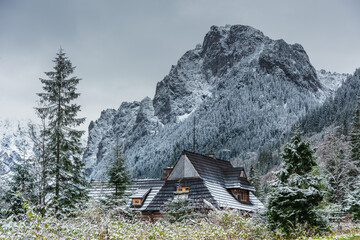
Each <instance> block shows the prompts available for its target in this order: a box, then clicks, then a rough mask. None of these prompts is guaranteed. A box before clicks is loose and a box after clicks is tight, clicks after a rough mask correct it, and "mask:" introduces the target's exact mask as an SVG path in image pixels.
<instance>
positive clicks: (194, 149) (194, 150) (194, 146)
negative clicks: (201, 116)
mask: <svg viewBox="0 0 360 240" xmlns="http://www.w3.org/2000/svg"><path fill="white" fill-rule="evenodd" d="M195 127H196V116H195V115H194V126H193V152H196V135H195V130H196V128H195Z"/></svg>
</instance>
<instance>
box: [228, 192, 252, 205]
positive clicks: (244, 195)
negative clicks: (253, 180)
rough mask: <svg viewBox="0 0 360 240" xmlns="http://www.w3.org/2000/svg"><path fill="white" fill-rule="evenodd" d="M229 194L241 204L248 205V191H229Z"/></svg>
mask: <svg viewBox="0 0 360 240" xmlns="http://www.w3.org/2000/svg"><path fill="white" fill-rule="evenodd" d="M230 191H231V194H232V195H233V196H234V198H236V199H237V200H238V201H239V202H242V203H250V198H249V191H248V190H244V189H231V190H230Z"/></svg>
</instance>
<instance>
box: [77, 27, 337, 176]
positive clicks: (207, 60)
mask: <svg viewBox="0 0 360 240" xmlns="http://www.w3.org/2000/svg"><path fill="white" fill-rule="evenodd" d="M318 75H319V76H320V77H319V76H318ZM342 79H343V75H338V74H334V75H332V74H327V73H326V72H324V73H323V72H322V71H320V72H316V70H315V69H314V67H313V66H312V65H311V63H310V60H309V58H308V56H307V54H306V52H305V50H304V49H303V47H302V46H301V45H299V44H287V43H286V42H285V41H284V40H272V39H270V38H269V37H267V36H265V35H264V34H263V33H262V32H261V31H259V30H257V29H254V28H252V27H249V26H242V25H235V26H225V27H217V26H213V27H211V29H210V31H209V32H208V33H207V34H206V36H205V38H204V41H203V44H202V45H197V46H196V48H195V49H193V50H190V51H188V52H186V53H185V54H184V55H183V56H182V57H181V58H180V60H179V61H178V63H177V65H176V66H172V67H171V70H170V72H169V74H168V75H167V76H165V77H164V79H163V80H162V81H160V82H159V83H158V84H157V86H156V93H155V96H154V99H153V100H151V99H150V98H148V97H147V98H145V99H144V100H142V101H141V102H133V103H122V104H121V106H120V108H119V109H118V110H106V111H103V112H102V114H101V116H100V118H99V119H98V120H96V121H95V122H91V124H90V126H89V139H88V144H87V148H86V151H85V153H84V161H85V162H86V168H87V171H88V173H89V176H90V178H104V177H105V169H106V166H107V163H108V160H109V159H110V158H111V157H112V153H113V148H114V146H115V141H116V138H118V139H119V141H120V143H121V144H122V146H123V147H124V150H125V155H126V156H127V164H128V166H129V168H130V170H131V171H132V173H133V176H135V177H138V176H143V177H145V176H146V177H153V176H159V175H160V172H161V169H162V167H164V166H167V165H169V164H171V163H172V161H173V159H174V157H177V156H178V154H179V153H180V151H181V150H182V149H183V148H186V149H188V150H192V149H193V147H194V146H193V145H194V144H193V141H194V137H193V136H194V135H193V133H194V132H195V141H196V144H195V145H196V151H197V152H200V153H206V152H210V151H211V152H215V153H217V154H218V155H219V154H221V150H222V149H230V150H231V153H232V157H248V156H249V155H252V154H253V152H255V151H257V150H258V148H259V147H261V146H263V145H265V144H269V143H272V142H276V141H278V139H279V138H281V137H282V135H283V133H285V132H287V131H288V130H289V128H290V127H291V125H292V124H293V123H294V122H296V121H297V120H298V119H299V117H300V116H303V115H304V114H306V112H307V111H308V110H309V109H312V108H314V107H315V106H319V105H320V104H322V102H324V99H325V98H326V97H328V96H330V95H331V94H332V93H333V91H335V90H336V88H337V87H338V86H339V85H340V84H341V81H342ZM194 118H196V121H195V122H196V124H195V125H194ZM194 126H195V127H194Z"/></svg>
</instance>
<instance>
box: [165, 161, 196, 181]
mask: <svg viewBox="0 0 360 240" xmlns="http://www.w3.org/2000/svg"><path fill="white" fill-rule="evenodd" d="M183 178H200V175H199V173H198V172H197V171H196V169H195V167H194V166H193V165H192V163H191V162H190V160H189V159H188V158H187V157H186V155H182V156H181V157H180V159H179V161H178V162H177V163H176V165H175V167H174V169H173V170H172V172H171V174H170V176H169V177H168V178H167V179H168V180H178V179H183Z"/></svg>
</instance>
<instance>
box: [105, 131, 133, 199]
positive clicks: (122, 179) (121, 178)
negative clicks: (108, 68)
mask: <svg viewBox="0 0 360 240" xmlns="http://www.w3.org/2000/svg"><path fill="white" fill-rule="evenodd" d="M107 174H108V176H109V183H110V184H112V185H113V186H114V187H115V192H114V193H113V198H114V199H120V198H121V197H122V195H123V194H124V192H125V190H126V185H127V184H129V183H130V175H129V173H128V172H127V169H126V166H125V158H124V157H123V155H122V152H121V148H120V145H119V139H118V137H117V139H116V146H115V148H114V157H113V159H111V161H110V164H109V167H108V169H107Z"/></svg>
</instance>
